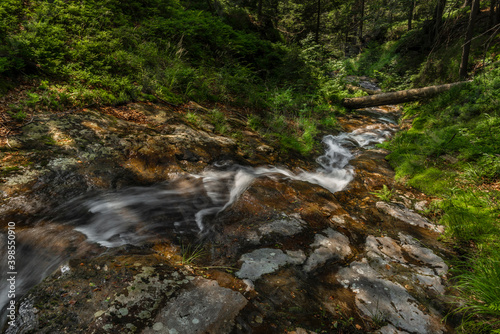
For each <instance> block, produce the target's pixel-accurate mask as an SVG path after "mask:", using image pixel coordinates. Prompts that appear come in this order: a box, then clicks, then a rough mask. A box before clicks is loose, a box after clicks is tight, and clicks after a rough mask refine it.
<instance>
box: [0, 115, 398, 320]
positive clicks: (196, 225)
mask: <svg viewBox="0 0 500 334" xmlns="http://www.w3.org/2000/svg"><path fill="white" fill-rule="evenodd" d="M377 118H378V121H377V123H376V124H371V125H367V126H364V127H361V128H358V129H356V130H354V131H352V132H349V133H341V134H339V135H336V136H333V135H328V136H325V137H324V138H323V143H324V146H325V152H324V154H323V155H322V156H320V157H318V158H317V159H316V162H317V164H318V167H317V169H316V170H315V171H301V170H299V171H291V170H289V169H286V168H284V167H276V166H261V167H255V168H254V167H247V166H239V165H227V164H224V163H220V164H214V165H213V166H212V167H211V168H210V169H208V170H206V171H204V172H202V173H200V174H193V175H181V176H178V177H177V178H176V179H174V180H171V181H169V182H165V183H160V184H156V185H153V186H149V187H129V188H124V189H120V190H118V191H107V192H93V193H89V194H84V195H82V196H80V197H77V198H73V199H71V200H69V201H68V202H67V203H65V204H64V205H61V207H60V208H58V209H57V210H56V211H55V212H54V213H53V215H52V216H51V217H50V218H49V219H44V220H43V222H42V221H41V222H40V223H39V224H38V226H37V224H35V226H34V227H33V228H32V229H31V230H30V228H27V229H24V230H19V231H18V242H17V258H18V259H19V261H18V263H17V272H18V274H17V283H16V288H17V291H16V293H17V297H18V298H19V297H20V296H21V295H23V294H25V293H26V292H27V291H28V289H30V288H31V287H32V286H34V285H36V284H37V283H38V282H40V281H41V280H42V279H43V278H44V277H46V276H47V275H49V274H50V273H52V272H53V271H54V270H55V269H56V268H58V267H59V266H61V265H63V264H64V262H65V261H67V260H68V258H69V257H70V256H71V254H68V253H67V252H64V253H59V252H58V250H60V249H63V248H65V247H67V246H68V245H70V246H71V247H70V248H71V249H73V254H75V253H82V252H85V250H86V249H88V248H92V247H94V248H93V249H94V252H95V249H96V248H98V249H100V251H101V252H102V251H105V250H106V249H107V248H114V247H120V246H124V245H143V244H145V243H148V242H154V241H155V240H161V239H162V238H171V237H175V236H179V235H183V234H187V235H201V236H203V235H206V234H210V233H211V232H212V225H211V224H215V223H216V219H214V217H216V216H217V214H219V213H221V212H222V211H224V210H226V209H227V208H229V207H230V206H231V205H232V204H233V203H234V202H235V201H236V200H237V199H238V198H239V197H240V196H241V194H242V193H244V191H245V190H246V189H247V188H248V187H249V185H251V184H252V182H253V181H254V180H255V179H257V178H272V179H275V180H299V181H305V182H309V183H312V184H316V185H319V186H321V187H323V188H325V189H327V190H328V191H330V192H331V193H335V192H338V191H341V190H343V189H344V188H345V187H346V186H347V185H348V184H349V182H350V181H351V180H352V179H353V177H354V170H353V168H352V167H351V166H350V165H349V161H350V160H351V159H353V157H354V156H355V155H356V151H357V150H358V149H359V148H366V147H371V146H373V145H374V144H376V143H380V142H382V141H384V140H385V139H387V138H388V137H389V136H390V135H391V133H392V132H393V131H394V129H395V126H394V122H393V121H392V120H391V119H389V118H387V117H386V116H385V114H378V116H377ZM51 229H52V232H50V231H51ZM40 231H44V232H40ZM51 233H52V234H51ZM83 236H85V237H83ZM0 240H6V238H4V236H3V235H2V238H0ZM0 242H1V241H0ZM58 243H60V244H61V246H57V244H58ZM92 245H94V246H92ZM3 246H4V245H2V247H0V249H2V251H3V250H4V249H6V247H3ZM0 258H1V259H2V260H4V262H2V263H1V265H0V270H1V271H2V272H7V271H8V270H7V266H6V261H5V260H6V258H7V257H6V256H4V254H2V255H1V256H0ZM8 289H9V286H8V283H7V282H6V280H2V281H1V282H0V309H1V314H2V315H1V319H6V316H5V314H6V307H7V304H6V303H7V302H8V299H7V295H8Z"/></svg>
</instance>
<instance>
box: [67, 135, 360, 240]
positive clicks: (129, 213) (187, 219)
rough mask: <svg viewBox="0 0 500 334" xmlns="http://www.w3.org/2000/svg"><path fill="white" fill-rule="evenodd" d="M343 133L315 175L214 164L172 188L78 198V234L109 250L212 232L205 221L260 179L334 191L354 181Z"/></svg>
mask: <svg viewBox="0 0 500 334" xmlns="http://www.w3.org/2000/svg"><path fill="white" fill-rule="evenodd" d="M343 139H344V135H339V136H331V135H330V136H326V137H324V138H323V143H324V144H325V147H326V151H325V153H324V155H322V156H320V157H319V158H318V159H317V162H318V164H319V165H320V167H319V168H318V169H317V170H316V171H314V172H309V171H301V172H299V173H294V172H292V171H290V170H288V169H286V168H280V167H274V166H269V167H256V168H253V167H244V166H238V165H234V166H219V167H217V166H215V167H214V168H213V169H211V170H208V171H205V172H203V173H201V174H198V175H183V176H179V178H178V179H177V180H174V181H172V182H169V183H168V184H160V185H156V186H152V187H133V188H127V189H123V190H120V191H116V192H112V193H111V192H109V193H105V194H100V195H98V196H97V197H94V198H92V199H85V200H83V201H81V200H79V203H78V204H77V203H75V202H73V203H72V204H71V205H74V204H77V206H78V208H77V209H76V210H73V212H75V213H76V212H78V213H77V215H78V217H74V218H73V219H72V222H71V223H72V224H75V225H76V227H75V230H76V231H79V232H81V233H83V234H85V235H86V236H87V239H88V241H91V242H95V243H98V244H100V245H102V246H105V247H117V246H121V245H124V244H139V243H141V242H143V241H145V240H148V239H149V238H150V237H152V236H158V235H162V234H169V232H170V233H171V232H172V231H174V232H176V233H183V232H200V233H203V232H205V231H207V230H208V227H207V225H206V222H205V219H206V217H207V216H214V215H216V214H218V213H220V212H222V211H224V210H225V209H227V208H228V207H230V206H231V205H232V204H233V203H234V202H235V201H236V200H237V199H238V198H239V197H240V196H241V194H242V193H243V192H244V191H245V190H246V189H247V188H248V187H249V186H250V185H251V184H252V182H253V181H254V180H255V179H256V178H260V177H270V178H274V179H285V180H286V179H290V180H300V181H306V182H309V183H313V184H317V185H320V186H322V187H323V188H325V189H327V190H329V191H330V192H332V193H335V192H337V191H340V190H342V189H344V188H345V187H346V186H347V184H348V183H349V182H350V181H351V180H352V179H353V176H354V172H353V169H352V167H350V166H349V165H348V163H349V160H350V159H352V158H353V155H352V153H351V152H350V151H349V150H348V149H346V148H345V147H343V146H342V143H341V141H342V140H343Z"/></svg>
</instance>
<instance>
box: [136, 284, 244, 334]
mask: <svg viewBox="0 0 500 334" xmlns="http://www.w3.org/2000/svg"><path fill="white" fill-rule="evenodd" d="M246 304H247V300H246V298H245V297H243V296H242V295H241V294H240V293H238V292H235V291H232V290H230V289H227V288H222V287H220V286H219V285H218V284H217V282H216V281H211V280H207V279H204V278H196V279H195V280H193V281H192V282H191V284H190V286H189V287H187V288H186V289H185V290H183V291H182V292H181V293H180V294H179V296H178V297H177V298H175V299H174V300H172V301H171V302H169V303H168V304H167V305H166V306H165V307H164V308H163V309H161V310H160V312H159V313H158V315H157V316H156V318H155V319H154V325H153V326H151V327H148V328H146V329H145V330H144V331H143V332H142V333H143V334H155V333H177V334H195V333H211V334H219V333H220V334H224V333H229V332H230V331H231V329H232V327H233V326H234V318H235V317H236V316H237V315H238V313H239V312H240V310H241V309H243V308H244V307H245V305H246Z"/></svg>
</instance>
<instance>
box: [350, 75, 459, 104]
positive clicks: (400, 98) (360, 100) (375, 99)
mask: <svg viewBox="0 0 500 334" xmlns="http://www.w3.org/2000/svg"><path fill="white" fill-rule="evenodd" d="M467 82H468V81H460V82H455V83H451V84H446V85H439V86H430V87H424V88H416V89H409V90H401V91H399V92H390V93H381V94H376V95H370V96H363V97H354V98H350V99H343V100H342V104H343V105H344V107H346V108H349V109H360V108H368V107H376V106H382V105H386V104H399V103H404V102H411V101H417V100H421V99H426V98H429V97H432V96H434V95H437V94H439V93H443V92H446V91H448V90H450V89H451V88H453V87H455V86H459V85H462V84H464V83H467Z"/></svg>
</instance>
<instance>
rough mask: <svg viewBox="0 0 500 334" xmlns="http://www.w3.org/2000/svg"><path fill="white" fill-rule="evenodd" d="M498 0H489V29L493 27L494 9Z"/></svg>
mask: <svg viewBox="0 0 500 334" xmlns="http://www.w3.org/2000/svg"><path fill="white" fill-rule="evenodd" d="M497 2H498V0H490V17H489V21H488V24H489V27H490V28H491V27H493V26H494V25H495V7H496V6H497Z"/></svg>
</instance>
